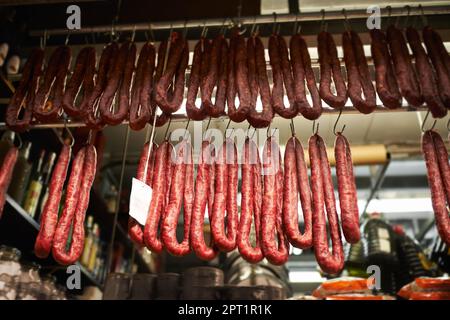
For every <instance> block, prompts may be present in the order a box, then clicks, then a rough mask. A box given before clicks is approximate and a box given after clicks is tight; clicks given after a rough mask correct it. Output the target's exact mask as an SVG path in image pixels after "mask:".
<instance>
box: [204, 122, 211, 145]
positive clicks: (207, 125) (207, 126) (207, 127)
mask: <svg viewBox="0 0 450 320" xmlns="http://www.w3.org/2000/svg"><path fill="white" fill-rule="evenodd" d="M210 123H211V117H209V120H208V123H207V124H206V129H205V132H204V133H203V140H205V139H206V132H207V131H208V129H209V124H210Z"/></svg>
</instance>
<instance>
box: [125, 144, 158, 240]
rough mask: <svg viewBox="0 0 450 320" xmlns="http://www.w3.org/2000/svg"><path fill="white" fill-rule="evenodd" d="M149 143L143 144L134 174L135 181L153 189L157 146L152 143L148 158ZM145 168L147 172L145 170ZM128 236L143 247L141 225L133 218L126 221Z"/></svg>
mask: <svg viewBox="0 0 450 320" xmlns="http://www.w3.org/2000/svg"><path fill="white" fill-rule="evenodd" d="M149 146H150V144H149V142H147V143H145V144H144V148H143V149H142V152H141V156H140V157H139V163H138V168H137V173H136V179H138V180H140V181H142V182H145V184H147V185H149V186H150V187H153V169H154V164H155V153H156V151H155V150H156V148H157V145H156V144H154V143H153V145H152V150H151V151H150V156H148V148H149ZM146 167H147V171H145V168H146ZM128 234H129V236H130V238H131V240H133V241H134V243H136V244H137V245H139V246H141V247H142V246H144V245H145V244H144V233H143V230H142V227H141V225H140V224H139V222H137V221H136V220H135V219H134V218H132V217H130V218H129V219H128Z"/></svg>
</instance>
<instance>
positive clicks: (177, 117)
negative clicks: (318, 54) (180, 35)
mask: <svg viewBox="0 0 450 320" xmlns="http://www.w3.org/2000/svg"><path fill="white" fill-rule="evenodd" d="M427 110H428V109H427V107H418V108H413V107H408V106H404V107H402V108H399V109H388V108H384V107H383V106H378V107H377V108H376V109H375V111H374V112H375V113H388V112H389V113H394V112H418V111H427ZM323 113H324V114H339V110H336V109H332V108H323ZM342 114H361V113H360V112H359V111H358V110H356V109H355V108H353V107H346V108H344V110H343V111H342ZM275 117H279V115H275ZM171 119H172V122H184V121H187V120H188V118H187V116H186V115H185V114H173V115H171ZM228 119H229V118H228V116H221V117H218V118H213V119H212V121H225V120H228ZM121 124H122V125H128V121H124V122H122V123H121ZM64 126H66V127H67V128H81V127H85V126H86V124H85V123H84V122H77V121H72V122H69V121H68V122H67V124H66V125H65V124H64V121H58V122H52V123H31V124H30V129H52V128H64ZM6 129H8V127H7V126H6V123H5V122H0V130H6Z"/></svg>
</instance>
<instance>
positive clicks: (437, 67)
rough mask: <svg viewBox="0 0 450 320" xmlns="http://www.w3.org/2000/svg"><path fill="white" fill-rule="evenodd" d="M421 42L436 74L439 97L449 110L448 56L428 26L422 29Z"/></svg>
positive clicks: (449, 56)
mask: <svg viewBox="0 0 450 320" xmlns="http://www.w3.org/2000/svg"><path fill="white" fill-rule="evenodd" d="M423 41H424V43H425V46H426V48H427V52H428V56H429V57H430V59H431V62H432V63H433V66H434V71H435V72H436V78H437V86H438V89H439V95H440V97H441V100H442V102H443V103H444V105H445V107H446V108H447V109H450V55H449V54H448V52H447V49H446V48H445V46H444V43H443V42H442V39H441V37H440V35H439V34H438V33H437V32H436V31H434V30H433V29H432V28H430V27H429V26H427V27H425V28H424V29H423Z"/></svg>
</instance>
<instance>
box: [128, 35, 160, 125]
mask: <svg viewBox="0 0 450 320" xmlns="http://www.w3.org/2000/svg"><path fill="white" fill-rule="evenodd" d="M154 70H155V48H154V47H153V45H152V44H151V43H150V42H147V43H146V44H144V46H143V47H142V49H141V52H140V54H139V59H138V62H137V67H136V74H135V77H134V81H133V88H132V90H131V103H130V112H129V118H128V120H129V123H130V128H131V129H133V130H136V131H138V130H141V129H143V128H144V127H145V125H146V123H147V122H149V121H150V117H151V114H152V110H151V106H150V100H151V92H152V90H153V72H154Z"/></svg>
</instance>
